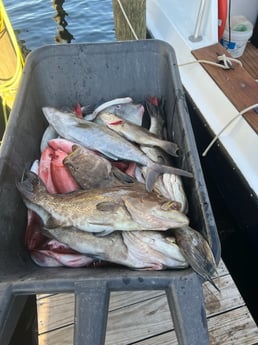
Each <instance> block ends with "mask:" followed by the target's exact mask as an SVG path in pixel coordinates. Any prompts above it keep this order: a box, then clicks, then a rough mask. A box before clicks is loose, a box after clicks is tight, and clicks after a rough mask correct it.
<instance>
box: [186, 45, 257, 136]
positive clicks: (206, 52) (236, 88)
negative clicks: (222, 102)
mask: <svg viewBox="0 0 258 345" xmlns="http://www.w3.org/2000/svg"><path fill="white" fill-rule="evenodd" d="M192 54H193V55H194V56H195V58H196V59H197V60H208V61H213V62H217V56H218V55H223V54H225V55H228V56H230V54H229V53H228V52H227V51H226V49H225V48H224V47H222V45H220V44H214V45H212V46H209V47H204V48H201V49H197V50H194V51H192ZM239 60H241V61H242V64H243V67H241V66H240V65H238V64H236V63H235V64H234V69H231V70H226V71H225V70H223V69H220V68H214V66H211V65H208V64H202V65H203V68H205V70H206V71H207V72H208V73H209V74H210V76H211V77H212V78H213V80H214V81H215V82H216V83H217V85H218V86H219V87H220V89H221V90H222V91H223V92H224V94H225V95H226V96H227V97H228V99H229V100H230V101H231V102H232V104H233V105H234V106H235V107H236V108H237V110H238V111H242V110H244V109H245V108H247V107H249V106H251V105H253V104H256V103H257V95H258V83H257V82H256V80H257V78H258V70H257V68H258V49H257V48H255V47H254V46H253V45H252V44H249V45H247V49H246V51H245V54H244V55H243V56H242V57H241V58H240V59H239ZM243 116H244V118H245V119H246V121H247V122H248V123H249V124H250V126H251V127H252V128H253V129H254V130H255V131H256V133H258V117H257V114H256V113H255V112H254V111H253V110H252V111H249V112H247V113H246V114H244V115H243Z"/></svg>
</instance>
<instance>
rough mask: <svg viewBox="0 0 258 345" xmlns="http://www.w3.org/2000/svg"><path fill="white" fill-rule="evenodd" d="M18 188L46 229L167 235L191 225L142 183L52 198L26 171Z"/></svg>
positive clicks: (80, 191)
mask: <svg viewBox="0 0 258 345" xmlns="http://www.w3.org/2000/svg"><path fill="white" fill-rule="evenodd" d="M17 188H18V190H19V191H20V193H21V195H22V197H23V200H24V203H25V205H26V206H27V208H29V209H31V210H33V211H34V212H36V213H37V214H38V215H39V216H40V218H41V220H42V222H43V224H44V227H46V228H56V227H60V226H61V227H71V226H73V227H76V228H77V229H79V230H83V231H88V232H100V233H101V232H102V235H106V234H108V233H111V232H113V231H116V230H121V231H130V230H131V231H135V230H159V231H165V230H167V229H170V228H177V227H180V226H184V225H187V224H188V223H189V220H188V218H187V217H186V216H185V215H184V214H183V213H181V212H178V211H176V210H174V209H173V205H171V204H170V201H167V200H166V199H162V198H159V197H158V196H157V195H156V194H155V193H154V192H147V191H146V190H145V188H144V187H143V185H141V184H140V183H139V184H130V185H129V186H122V187H121V186H119V187H110V188H103V189H92V190H87V191H86V190H79V191H75V192H72V193H67V194H49V193H48V192H47V190H46V187H45V185H44V184H43V182H42V181H41V180H40V178H39V177H38V176H37V175H36V174H34V173H33V172H31V171H27V172H26V173H25V174H24V176H23V179H22V181H21V182H18V183H17Z"/></svg>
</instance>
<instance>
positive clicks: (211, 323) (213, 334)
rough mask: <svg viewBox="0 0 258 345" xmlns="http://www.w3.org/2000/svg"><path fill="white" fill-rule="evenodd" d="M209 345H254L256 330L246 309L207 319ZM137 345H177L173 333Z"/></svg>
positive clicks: (257, 335)
mask: <svg viewBox="0 0 258 345" xmlns="http://www.w3.org/2000/svg"><path fill="white" fill-rule="evenodd" d="M208 329H209V337H210V345H222V344H223V345H238V344H239V345H255V343H257V341H258V329H257V327H256V325H255V323H254V322H253V319H252V318H251V317H250V314H249V312H248V309H247V308H246V307H241V308H237V309H234V310H232V311H230V312H229V313H227V314H220V315H218V316H216V317H213V318H209V319H208ZM135 344H137V345H157V344H162V345H177V344H178V342H177V340H176V339H175V334H174V331H170V332H167V333H163V334H160V335H158V336H156V337H152V338H149V339H145V340H143V341H140V342H137V343H135Z"/></svg>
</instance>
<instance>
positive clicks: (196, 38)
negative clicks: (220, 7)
mask: <svg viewBox="0 0 258 345" xmlns="http://www.w3.org/2000/svg"><path fill="white" fill-rule="evenodd" d="M205 4H206V0H201V1H200V6H199V10H198V14H197V18H196V23H195V28H194V33H193V35H191V36H190V37H189V40H190V41H192V42H199V41H201V40H202V35H201V34H200V31H201V25H202V22H203V17H204V14H205Z"/></svg>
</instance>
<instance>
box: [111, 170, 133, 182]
mask: <svg viewBox="0 0 258 345" xmlns="http://www.w3.org/2000/svg"><path fill="white" fill-rule="evenodd" d="M112 172H113V175H114V176H115V177H116V178H118V179H119V180H120V181H121V182H122V183H133V182H135V181H136V180H135V178H133V177H132V176H130V175H128V174H126V173H124V172H123V171H121V170H120V169H118V168H116V167H113V168H112Z"/></svg>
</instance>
